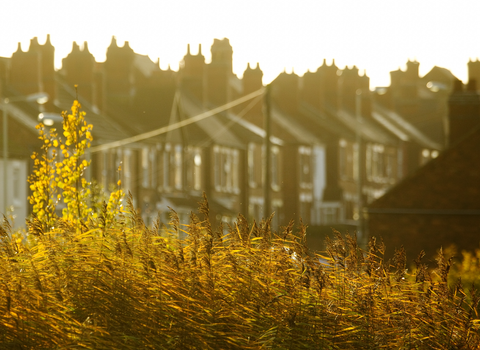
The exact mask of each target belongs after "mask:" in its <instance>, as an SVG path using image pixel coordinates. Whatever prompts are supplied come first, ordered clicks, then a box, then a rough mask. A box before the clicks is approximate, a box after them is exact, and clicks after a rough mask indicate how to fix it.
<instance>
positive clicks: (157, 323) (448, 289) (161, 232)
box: [0, 101, 480, 350]
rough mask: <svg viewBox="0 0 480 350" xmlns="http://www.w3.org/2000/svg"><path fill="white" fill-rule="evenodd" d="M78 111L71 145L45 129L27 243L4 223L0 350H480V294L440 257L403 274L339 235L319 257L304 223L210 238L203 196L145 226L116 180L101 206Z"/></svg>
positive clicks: (70, 120) (401, 256) (69, 119)
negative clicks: (189, 210) (192, 207)
mask: <svg viewBox="0 0 480 350" xmlns="http://www.w3.org/2000/svg"><path fill="white" fill-rule="evenodd" d="M80 108H81V106H80V104H79V103H78V101H75V102H74V104H73V106H72V113H71V114H68V113H66V112H65V113H63V118H64V123H63V133H62V134H61V135H63V136H64V137H62V136H61V135H58V134H57V133H56V131H55V130H54V129H50V131H47V130H46V129H45V127H44V126H43V125H42V124H40V125H39V126H38V129H39V134H40V139H41V140H42V144H43V146H42V153H41V154H34V155H33V156H32V159H33V160H34V169H33V173H32V174H31V175H30V177H29V182H30V184H31V186H30V188H31V190H32V195H31V196H30V197H29V199H30V202H31V204H32V205H33V215H32V217H31V218H30V219H29V220H28V222H27V231H26V234H24V235H23V234H22V235H21V234H18V233H14V232H12V229H11V226H10V223H9V222H8V220H7V219H6V218H4V220H3V222H1V223H0V265H1V273H0V349H135V350H137V349H380V348H386V349H478V348H479V344H480V334H479V332H480V330H479V327H480V320H479V317H478V303H479V299H480V298H479V295H478V293H477V291H476V290H475V288H470V289H469V293H468V295H467V293H466V292H465V291H464V289H463V287H462V283H461V281H460V280H459V281H458V282H455V283H454V284H453V285H449V284H448V274H449V270H450V266H451V260H446V259H445V257H444V256H443V253H442V252H440V254H439V256H438V259H437V264H438V268H437V270H436V271H435V273H432V272H431V271H430V270H429V269H428V268H427V266H426V265H425V264H423V263H422V261H421V256H420V257H419V258H418V259H417V260H416V269H415V272H408V271H407V269H406V257H405V253H404V251H403V250H398V251H397V252H396V253H395V257H394V259H393V260H392V261H391V262H388V261H385V259H384V258H383V251H384V248H383V246H382V245H381V244H377V243H376V241H375V240H371V241H370V244H369V247H368V250H367V251H363V250H362V249H360V248H359V247H358V246H357V242H356V239H355V237H352V236H347V237H345V238H344V237H343V236H342V235H341V234H340V233H338V232H337V233H336V235H335V237H334V239H333V240H329V241H328V242H327V247H328V248H327V251H326V252H325V253H324V254H323V255H319V254H316V253H312V252H309V250H308V247H307V246H306V243H305V237H306V234H307V228H306V227H305V226H304V225H303V224H302V223H300V226H299V227H298V228H294V225H293V223H291V224H290V225H288V226H287V227H284V228H282V229H281V230H280V231H279V232H274V231H273V230H272V228H271V225H270V224H271V218H269V219H267V220H263V221H262V222H260V223H259V224H258V225H257V224H256V223H251V224H250V223H248V222H247V221H246V219H245V218H244V217H243V216H241V215H239V216H238V219H237V221H236V223H235V224H234V225H233V226H232V227H230V226H229V227H227V228H223V227H221V226H220V227H217V228H213V227H212V225H211V223H210V222H209V220H208V217H209V208H208V202H207V200H206V198H204V201H203V202H202V203H200V208H199V213H200V214H199V216H200V217H199V216H197V215H195V214H192V215H191V217H190V223H189V224H188V225H181V224H180V221H179V219H178V216H177V214H176V213H175V211H173V210H172V212H171V222H170V223H169V224H168V227H166V226H164V225H163V224H162V223H160V222H159V221H157V222H156V223H155V225H154V226H153V228H150V227H147V226H146V225H145V224H144V222H143V221H142V219H141V217H140V215H139V214H138V213H137V211H136V210H135V208H134V206H133V204H132V198H130V197H127V205H126V207H125V208H124V207H123V199H122V198H123V192H122V189H121V181H118V183H117V186H118V187H117V188H116V190H114V191H113V192H112V193H111V194H110V197H109V199H108V201H106V203H105V204H104V205H103V206H102V205H101V204H99V202H98V201H96V200H95V197H96V195H95V193H96V192H97V191H95V187H92V184H91V183H88V182H87V181H86V179H85V178H84V177H83V176H84V173H85V169H86V168H87V167H88V166H89V162H88V161H87V160H85V159H83V155H84V151H85V150H86V149H87V148H88V147H89V146H90V141H91V140H92V137H91V133H90V131H91V130H92V126H91V125H87V123H86V122H85V120H84V113H83V112H81V110H80ZM59 153H62V154H63V158H62V159H60V158H58V157H57V155H58V154H59ZM60 201H63V202H64V203H65V204H66V207H65V208H64V209H63V211H62V215H61V216H59V215H58V207H57V205H58V204H59V203H60ZM89 202H90V205H88V203H89ZM181 231H184V232H185V233H187V238H186V239H184V240H180V239H178V237H180V236H183V232H181ZM224 232H228V233H227V234H224ZM181 233H182V234H181Z"/></svg>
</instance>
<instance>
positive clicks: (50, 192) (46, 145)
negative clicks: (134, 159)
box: [28, 100, 123, 231]
mask: <svg viewBox="0 0 480 350" xmlns="http://www.w3.org/2000/svg"><path fill="white" fill-rule="evenodd" d="M62 117H63V133H62V136H63V137H62V136H59V135H58V133H57V132H56V130H55V129H54V128H52V129H50V130H49V131H47V130H46V128H45V126H44V125H43V124H41V123H40V124H39V125H37V129H38V130H39V139H40V140H41V141H42V154H41V155H39V154H37V153H34V154H33V155H32V159H33V160H34V169H33V172H32V174H31V175H30V176H29V179H28V181H29V183H30V189H31V190H32V195H31V196H29V201H30V203H31V204H32V205H33V213H34V216H36V217H37V219H38V220H39V221H40V222H41V223H42V226H43V229H44V230H45V231H50V229H51V228H52V227H54V224H55V221H56V220H57V219H58V210H57V209H58V204H59V203H60V202H61V201H62V200H63V203H65V205H66V206H65V207H64V208H63V210H62V213H61V217H62V219H63V220H66V221H68V222H69V223H70V224H73V225H75V227H77V230H80V229H81V227H82V225H81V224H82V223H84V222H85V221H86V220H88V218H89V217H92V218H94V217H96V216H97V213H95V212H94V211H93V209H92V207H95V205H92V203H90V201H89V199H90V197H91V189H90V188H91V183H90V182H88V181H87V180H86V179H85V172H86V169H87V168H88V166H89V165H90V161H88V160H86V159H85V152H86V151H87V149H88V148H89V147H90V145H91V142H92V140H93V137H92V128H93V126H92V125H91V124H87V122H86V120H85V112H84V111H81V105H80V103H79V102H78V101H77V100H75V101H74V102H73V105H72V108H71V111H70V113H68V112H62ZM120 185H121V183H120V181H119V182H118V189H117V190H116V191H113V192H112V193H111V195H110V198H109V200H108V204H107V209H108V211H107V213H108V216H109V217H110V219H111V218H113V217H115V215H117V214H118V212H119V210H120V206H121V201H122V198H123V192H122V190H121V189H120Z"/></svg>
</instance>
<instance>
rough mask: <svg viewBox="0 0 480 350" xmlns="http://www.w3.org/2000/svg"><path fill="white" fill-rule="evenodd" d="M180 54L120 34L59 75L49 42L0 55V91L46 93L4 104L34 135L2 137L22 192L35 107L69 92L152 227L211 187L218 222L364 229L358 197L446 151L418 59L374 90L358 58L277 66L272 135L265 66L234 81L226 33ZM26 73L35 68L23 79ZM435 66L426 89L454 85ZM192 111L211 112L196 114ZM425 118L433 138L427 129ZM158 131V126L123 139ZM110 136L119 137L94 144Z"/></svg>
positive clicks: (97, 170)
mask: <svg viewBox="0 0 480 350" xmlns="http://www.w3.org/2000/svg"><path fill="white" fill-rule="evenodd" d="M186 51H187V52H186V55H185V56H184V58H183V60H182V62H181V63H180V69H179V71H178V72H177V71H173V70H171V69H167V70H162V69H160V67H159V62H158V61H157V62H153V61H152V60H151V59H150V58H149V57H147V56H143V55H139V54H137V53H135V52H134V50H133V49H132V48H131V47H130V46H129V43H128V42H125V44H124V45H123V46H122V47H119V46H118V44H117V42H116V40H115V38H113V39H112V42H111V44H110V46H109V47H108V49H107V58H106V61H105V62H96V61H95V59H94V57H93V56H92V54H91V53H90V52H89V50H88V45H87V43H84V44H83V45H82V47H80V46H79V45H77V44H76V43H74V44H73V47H72V51H71V53H70V54H69V55H68V56H67V57H65V58H64V59H63V65H62V68H61V69H59V70H57V71H56V70H55V69H54V66H53V57H54V56H53V55H54V48H53V46H52V45H51V43H50V42H49V40H48V39H47V41H46V43H45V44H43V45H40V44H39V43H38V41H37V39H36V38H35V39H32V43H31V45H30V48H29V50H28V51H27V52H23V51H22V50H21V48H19V51H17V52H16V53H15V54H14V55H12V57H11V58H1V59H0V74H1V75H0V77H1V80H0V82H1V84H0V87H1V90H0V93H1V95H2V97H12V96H23V95H26V94H30V93H34V92H37V91H46V92H48V94H49V95H50V100H49V101H50V102H49V103H48V104H46V105H45V106H43V107H38V106H35V105H33V104H31V103H19V104H18V105H17V104H16V105H15V106H9V108H15V110H18V111H19V112H18V113H17V114H14V113H11V114H9V118H10V120H11V123H10V125H11V127H12V128H16V129H17V130H22V133H25V135H28V136H21V135H22V134H21V133H19V132H11V131H9V134H8V136H9V145H10V147H9V149H10V150H15V152H13V151H12V152H11V153H10V154H9V161H12V162H13V161H14V160H15V161H16V160H19V161H22V162H23V164H25V170H24V174H23V175H22V176H23V179H22V181H21V183H22V184H23V183H25V191H26V181H25V180H26V178H25V177H26V174H27V173H28V171H29V170H28V169H29V166H31V165H29V163H28V155H29V154H30V152H31V151H32V150H34V149H35V148H36V147H38V144H37V143H36V142H35V131H34V128H33V127H34V125H35V123H36V120H37V115H38V113H39V112H42V111H43V112H45V113H59V112H60V111H62V110H66V109H68V108H69V105H70V104H71V102H72V100H73V99H74V98H75V96H76V93H77V92H78V98H79V100H80V102H81V103H82V106H83V108H84V109H85V110H86V112H87V116H86V118H87V121H88V122H89V123H92V124H94V130H93V133H94V135H93V136H94V144H93V146H94V147H93V149H92V153H91V155H90V156H91V157H92V159H93V168H92V169H91V172H90V174H89V176H91V178H94V179H96V180H97V182H98V183H99V184H101V185H102V186H103V188H104V190H105V191H109V189H110V186H112V185H113V184H114V183H116V182H117V180H118V179H121V180H122V184H123V186H124V188H125V190H126V191H129V192H131V193H132V195H133V198H134V202H135V205H136V206H137V207H138V208H139V210H140V211H141V214H142V216H143V218H144V219H145V221H146V222H147V223H148V224H150V223H151V222H152V221H153V220H154V219H155V218H156V216H157V215H158V213H160V216H161V219H162V221H164V222H168V220H169V218H168V211H169V209H168V208H169V207H171V208H174V209H175V210H176V211H177V212H178V213H179V214H180V217H181V218H182V221H183V222H187V220H188V216H189V215H190V212H191V211H195V210H196V208H197V204H198V202H199V201H200V200H201V198H202V193H203V192H205V193H206V194H207V197H208V199H209V203H210V208H211V215H212V219H215V220H217V221H218V222H220V221H222V222H225V223H227V224H230V225H232V224H233V223H234V221H235V219H236V216H237V214H238V213H241V214H243V215H245V216H247V217H248V218H250V219H255V220H257V221H258V220H261V219H262V218H263V217H266V216H269V214H270V213H271V212H275V216H274V225H275V226H279V225H285V224H287V223H288V222H289V220H290V219H295V220H296V221H297V222H298V220H299V219H300V218H302V219H303V221H304V222H306V223H307V224H308V225H309V226H311V232H312V233H315V232H317V233H319V232H322V230H325V229H326V230H327V231H329V230H330V227H337V228H341V229H344V228H348V229H350V230H356V229H359V230H360V231H361V233H364V230H363V226H362V225H363V224H362V223H363V208H364V207H365V205H366V204H367V203H369V202H371V201H372V200H374V199H376V198H378V197H380V196H381V195H382V194H383V193H385V192H386V191H387V190H388V189H389V188H390V187H391V186H393V185H394V184H395V183H397V182H398V181H399V180H400V179H401V178H403V177H404V176H405V175H406V174H408V173H411V172H412V171H414V170H415V169H416V168H417V167H419V166H420V165H421V164H422V162H425V161H426V160H428V159H429V158H431V157H435V156H436V155H438V153H439V152H440V151H441V150H442V149H443V147H444V144H445V142H444V139H442V137H443V136H442V135H443V134H442V133H443V130H444V129H442V128H444V122H443V121H444V116H443V114H442V113H444V112H445V110H444V109H442V108H441V106H443V104H444V103H445V101H446V100H447V97H448V91H447V93H444V92H441V93H438V91H437V92H434V91H432V90H431V89H429V88H428V86H427V85H428V84H427V83H428V82H431V81H426V79H429V78H428V77H427V78H425V77H423V78H420V77H419V76H418V63H416V62H409V63H408V64H407V70H406V71H405V72H403V71H399V72H397V73H394V72H392V85H391V86H389V87H385V88H381V89H376V90H373V91H372V90H371V89H370V86H369V79H368V77H367V76H366V74H365V73H363V74H360V72H359V70H358V68H356V67H355V66H354V67H352V68H348V67H345V68H344V69H340V68H339V67H337V66H336V65H335V63H334V62H332V63H331V64H327V63H326V62H325V61H324V62H323V64H321V65H320V66H319V68H318V69H317V70H316V71H315V72H307V73H305V74H304V75H303V76H298V75H297V74H295V73H290V74H288V73H286V72H283V73H281V74H279V76H278V77H277V78H276V79H275V80H274V81H273V82H272V83H271V84H270V86H269V89H270V98H269V103H270V108H269V110H270V113H269V119H268V120H269V121H270V122H269V123H268V125H270V129H269V132H268V133H267V130H266V129H265V125H267V117H266V113H265V108H264V107H265V98H264V92H263V90H262V88H264V84H263V81H262V78H263V73H262V71H261V69H260V66H259V65H258V64H253V65H250V64H249V65H248V66H247V67H246V70H245V71H244V73H243V77H242V78H239V77H238V76H236V75H235V74H234V73H233V71H232V62H233V49H232V46H231V45H230V42H229V40H228V39H222V40H219V39H215V40H214V42H213V45H212V47H211V50H210V51H211V62H210V63H206V60H205V56H204V55H203V53H202V48H201V47H199V48H198V51H197V52H196V53H195V54H192V52H191V49H190V47H189V46H188V47H187V50H186ZM18 67H20V68H18ZM21 67H29V69H33V70H35V71H34V72H33V71H32V72H30V71H29V70H27V69H24V70H23V73H24V74H23V73H22V68H21ZM32 67H33V68H32ZM437 71H438V72H440V73H442V74H443V73H445V72H444V71H443V70H438V69H437V70H436V71H432V72H431V77H432V79H433V78H435V79H438V80H441V79H440V78H442V79H444V80H442V81H436V80H435V81H433V80H432V81H433V83H434V86H436V87H438V86H440V85H439V84H444V85H445V86H447V89H448V84H447V83H448V76H447V77H446V78H445V74H443V75H442V74H440V73H438V72H437ZM27 73H28V74H27ZM437 73H438V74H440V75H439V76H438V74H437ZM429 74H430V73H429ZM437 76H438V77H437ZM394 77H395V78H394ZM445 80H446V81H447V83H445ZM433 83H432V84H433ZM74 85H78V89H77V92H76V91H75V89H74ZM432 86H433V85H432ZM442 86H443V85H442ZM442 91H443V90H442ZM252 94H253V95H255V97H252V98H251V99H248V100H246V101H245V102H243V103H238V104H234V105H231V106H230V107H228V106H227V107H228V108H225V109H223V110H221V111H219V112H215V113H211V112H210V111H212V110H215V108H218V107H221V106H225V105H227V104H229V103H232V102H235V101H238V99H240V98H246V97H248V96H253V95H252ZM432 105H434V106H439V107H438V108H437V109H434V110H430V109H429V111H430V112H429V113H432V115H433V118H430V119H428V121H429V123H430V124H428V125H427V126H426V124H422V122H420V121H419V119H418V118H419V117H418V116H419V115H421V114H422V113H423V111H424V110H426V109H428V108H427V107H425V106H432ZM12 110H13V109H12ZM20 112H21V113H22V114H21V115H20ZM199 115H200V116H202V115H203V116H205V117H202V118H203V119H199V120H197V121H195V122H191V121H192V120H193V119H192V118H196V117H197V116H199ZM12 125H13V126H12ZM179 125H183V126H179ZM432 125H435V127H436V128H437V129H438V130H440V131H441V132H440V131H438V130H437V131H438V132H437V131H436V132H435V133H433V131H432V133H429V131H431V130H433V129H432V128H433V127H431V126H432ZM55 126H57V125H55ZM9 130H10V129H9ZM153 130H161V132H158V133H156V134H155V136H152V137H148V138H143V139H141V140H140V139H133V140H134V142H124V141H122V140H128V139H129V138H131V137H134V136H138V135H142V134H144V133H146V132H150V131H153ZM267 134H269V135H270V137H269V144H268V146H269V147H266V145H267V143H266V141H265V139H266V138H267ZM25 140H28V142H24V141H25ZM30 141H31V142H30ZM113 141H122V142H120V143H117V144H114V145H112V146H109V147H103V148H101V147H98V146H102V145H107V144H111V142H113ZM267 149H269V152H268V153H269V154H267V152H266V150H267ZM427 153H428V154H427ZM267 157H268V162H267V161H266V160H267ZM266 164H268V165H269V168H268V169H266ZM266 171H268V173H267V172H266ZM267 175H268V176H267ZM15 178H16V179H18V178H19V177H18V176H16V177H15ZM9 179H13V176H10V177H9ZM9 181H11V180H9ZM266 181H268V183H266ZM22 188H23V187H22ZM266 189H268V190H266ZM8 201H9V203H10V202H12V200H11V195H9V199H8ZM10 204H12V203H10ZM10 204H8V205H10ZM22 205H23V204H22ZM24 206H25V208H26V207H27V205H26V203H25V204H24ZM2 210H3V212H5V208H2ZM25 215H27V211H26V212H25V214H24V216H25ZM22 220H23V219H22Z"/></svg>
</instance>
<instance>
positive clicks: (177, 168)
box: [172, 145, 183, 190]
mask: <svg viewBox="0 0 480 350" xmlns="http://www.w3.org/2000/svg"><path fill="white" fill-rule="evenodd" d="M182 151H183V149H182V145H175V153H174V155H173V159H172V160H173V162H172V163H173V164H172V166H173V171H174V173H173V179H174V184H173V186H174V187H175V189H177V190H181V189H182V183H183V181H182V160H183V154H182Z"/></svg>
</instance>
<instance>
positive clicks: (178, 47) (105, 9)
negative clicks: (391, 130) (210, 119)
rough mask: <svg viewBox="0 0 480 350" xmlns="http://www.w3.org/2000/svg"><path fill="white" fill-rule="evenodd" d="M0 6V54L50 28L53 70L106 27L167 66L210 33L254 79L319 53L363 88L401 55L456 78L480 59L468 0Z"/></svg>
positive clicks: (381, 80)
mask: <svg viewBox="0 0 480 350" xmlns="http://www.w3.org/2000/svg"><path fill="white" fill-rule="evenodd" d="M1 11H2V16H1V20H0V56H4V57H10V56H11V54H12V53H13V52H14V51H15V50H16V48H17V43H18V42H21V43H22V48H23V49H24V50H27V49H28V44H29V41H30V39H31V38H32V37H34V36H37V37H38V38H39V41H40V43H43V42H44V41H45V38H46V35H47V33H50V34H51V41H52V44H53V45H54V46H55V49H56V51H55V55H56V56H55V66H56V68H60V67H61V60H62V58H63V57H65V56H66V55H67V54H68V53H69V52H70V50H71V47H72V42H73V41H77V42H79V43H83V41H88V45H89V49H90V52H92V53H93V55H94V56H95V58H96V60H97V61H100V62H101V61H104V60H105V53H106V49H107V47H108V45H109V44H110V41H111V38H112V36H113V35H115V36H116V37H117V40H118V42H119V43H120V44H122V43H123V41H125V40H128V41H129V43H130V46H131V47H132V48H133V50H134V51H135V52H138V53H141V54H148V55H149V56H150V58H151V59H152V60H153V61H156V59H157V58H158V57H160V66H161V68H162V69H166V68H167V66H168V64H170V65H171V67H172V69H174V70H178V65H179V62H180V60H181V59H182V57H183V56H184V55H185V53H186V48H187V44H188V43H190V44H191V47H192V53H194V54H195V53H196V52H197V47H198V44H199V43H201V44H202V52H203V54H204V55H205V57H206V60H207V62H208V61H209V60H210V46H211V45H212V43H213V39H214V38H219V39H221V38H224V37H227V38H229V39H230V43H231V44H232V46H233V70H234V72H235V73H236V74H237V75H238V76H239V77H241V76H242V74H243V71H244V70H245V68H246V66H247V63H248V62H250V63H252V64H256V63H257V62H259V63H260V67H261V68H262V70H263V72H264V83H269V82H270V81H271V80H273V79H274V78H275V77H276V76H277V75H278V74H279V73H281V72H282V71H283V70H284V69H286V71H287V72H291V71H292V68H293V69H294V71H295V73H297V74H299V75H303V74H304V73H305V72H306V71H307V69H310V70H316V69H317V67H318V66H320V65H321V64H322V62H323V59H324V58H325V59H327V63H330V62H331V60H332V59H335V63H336V64H337V66H339V68H342V69H343V68H344V67H345V66H346V65H348V66H353V65H356V66H357V67H359V68H360V69H361V70H364V69H365V70H366V73H367V75H368V76H369V77H370V78H371V88H373V87H375V86H385V85H389V84H390V75H389V72H390V71H392V70H396V69H398V68H399V67H402V68H403V67H404V65H405V63H406V61H407V60H408V59H416V60H418V61H419V62H420V74H421V75H424V74H426V73H427V72H428V71H429V70H430V69H431V68H432V67H433V66H435V65H437V66H440V67H445V68H448V69H450V70H451V71H452V72H453V74H455V75H456V76H457V77H458V78H460V79H462V80H464V81H466V80H467V66H466V64H467V62H468V60H469V58H476V57H480V1H478V0H464V1H462V0H455V1H453V0H448V1H444V0H436V1H430V0H416V1H412V0H407V1H394V0H378V1H377V0H330V1H322V0H316V1H315V0H296V1H282V0H256V1H253V0H169V1H164V0H156V1H152V0H135V1H123V0H117V1H112V0H108V1H106V0H94V1H91V0H82V1H71V0H43V1H42V0H15V1H13V0H10V1H8V2H7V1H4V3H3V4H2V5H1Z"/></svg>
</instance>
